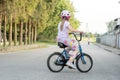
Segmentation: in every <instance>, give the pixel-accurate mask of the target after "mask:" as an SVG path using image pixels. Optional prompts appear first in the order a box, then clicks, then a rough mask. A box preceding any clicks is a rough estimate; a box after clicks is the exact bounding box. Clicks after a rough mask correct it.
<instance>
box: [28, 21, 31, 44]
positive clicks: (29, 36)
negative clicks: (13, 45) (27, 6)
mask: <svg viewBox="0 0 120 80" xmlns="http://www.w3.org/2000/svg"><path fill="white" fill-rule="evenodd" d="M28 29H29V30H28V44H30V43H31V40H30V39H31V19H29V27H28Z"/></svg>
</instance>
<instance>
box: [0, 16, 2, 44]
mask: <svg viewBox="0 0 120 80" xmlns="http://www.w3.org/2000/svg"><path fill="white" fill-rule="evenodd" d="M1 25H2V14H0V45H1V42H2V32H1V29H2V28H1Z"/></svg>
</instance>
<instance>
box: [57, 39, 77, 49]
mask: <svg viewBox="0 0 120 80" xmlns="http://www.w3.org/2000/svg"><path fill="white" fill-rule="evenodd" d="M58 42H62V43H63V44H65V45H66V46H68V47H69V48H70V49H71V50H72V51H75V50H78V47H77V45H76V41H75V40H74V39H71V38H62V39H59V38H58Z"/></svg>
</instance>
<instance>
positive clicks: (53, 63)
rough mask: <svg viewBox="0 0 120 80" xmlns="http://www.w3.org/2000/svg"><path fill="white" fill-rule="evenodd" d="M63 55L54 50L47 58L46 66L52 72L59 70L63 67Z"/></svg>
mask: <svg viewBox="0 0 120 80" xmlns="http://www.w3.org/2000/svg"><path fill="white" fill-rule="evenodd" d="M64 60H65V59H64V57H63V56H62V55H61V53H60V52H54V53H53V54H51V55H50V56H49V57H48V59H47V66H48V68H49V70H50V71H52V72H60V71H61V70H62V69H63V68H64Z"/></svg>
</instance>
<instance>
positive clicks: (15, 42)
mask: <svg viewBox="0 0 120 80" xmlns="http://www.w3.org/2000/svg"><path fill="white" fill-rule="evenodd" d="M16 45H17V24H16V22H15V23H14V46H16Z"/></svg>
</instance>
